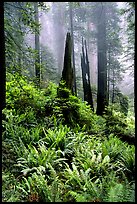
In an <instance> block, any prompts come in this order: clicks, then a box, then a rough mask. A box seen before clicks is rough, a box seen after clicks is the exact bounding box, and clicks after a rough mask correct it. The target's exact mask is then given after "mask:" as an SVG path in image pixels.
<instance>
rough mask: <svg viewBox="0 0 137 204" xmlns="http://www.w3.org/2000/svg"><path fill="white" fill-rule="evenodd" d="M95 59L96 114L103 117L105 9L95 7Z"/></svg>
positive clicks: (100, 5)
mask: <svg viewBox="0 0 137 204" xmlns="http://www.w3.org/2000/svg"><path fill="white" fill-rule="evenodd" d="M97 14H98V15H97V18H98V19H97V20H98V23H97V57H98V90H97V111H96V112H97V114H98V115H103V112H104V111H105V106H107V56H106V7H105V5H104V4H103V3H98V5H97Z"/></svg>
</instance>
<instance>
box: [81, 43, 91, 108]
mask: <svg viewBox="0 0 137 204" xmlns="http://www.w3.org/2000/svg"><path fill="white" fill-rule="evenodd" d="M81 69H82V79H83V90H84V101H87V102H88V104H89V105H90V106H91V109H92V110H93V111H94V107H93V98H92V91H91V85H90V72H89V61H88V54H87V47H86V41H85V50H84V43H83V39H82V55H81Z"/></svg>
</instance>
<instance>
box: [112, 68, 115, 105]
mask: <svg viewBox="0 0 137 204" xmlns="http://www.w3.org/2000/svg"><path fill="white" fill-rule="evenodd" d="M112 83H113V84H112V103H114V100H115V78H114V67H113V82H112Z"/></svg>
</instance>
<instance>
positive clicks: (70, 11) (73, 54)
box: [69, 2, 77, 95]
mask: <svg viewBox="0 0 137 204" xmlns="http://www.w3.org/2000/svg"><path fill="white" fill-rule="evenodd" d="M69 14H70V28H71V37H72V65H73V75H74V76H73V78H74V93H75V95H77V85H76V70H75V52H74V34H73V10H72V3H71V2H69Z"/></svg>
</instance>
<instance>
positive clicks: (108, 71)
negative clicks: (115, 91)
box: [107, 48, 110, 105]
mask: <svg viewBox="0 0 137 204" xmlns="http://www.w3.org/2000/svg"><path fill="white" fill-rule="evenodd" d="M107 75H108V77H107V101H108V105H109V89H110V48H109V49H108V67H107Z"/></svg>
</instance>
